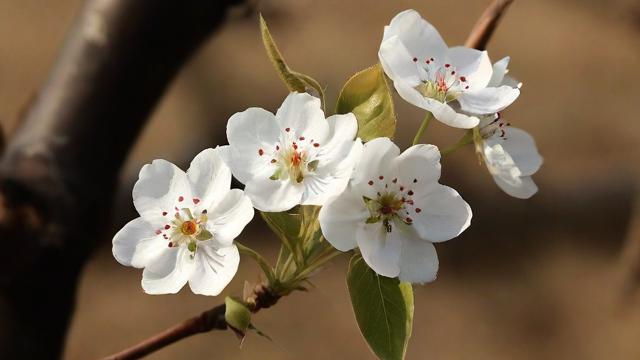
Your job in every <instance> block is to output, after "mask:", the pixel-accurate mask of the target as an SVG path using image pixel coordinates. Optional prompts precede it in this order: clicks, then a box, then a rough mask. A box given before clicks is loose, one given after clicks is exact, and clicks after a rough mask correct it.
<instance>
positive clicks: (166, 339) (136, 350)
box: [104, 0, 513, 360]
mask: <svg viewBox="0 0 640 360" xmlns="http://www.w3.org/2000/svg"><path fill="white" fill-rule="evenodd" d="M511 2H513V0H506V1H505V0H494V1H493V2H492V3H491V4H490V5H489V7H488V8H487V10H485V12H484V13H483V14H482V16H481V18H480V19H479V20H478V22H477V23H476V25H475V26H474V28H473V29H472V30H471V33H470V34H469V37H468V39H467V41H466V46H469V47H474V48H477V49H484V48H485V47H486V45H487V43H488V42H489V39H490V38H491V35H492V34H493V30H494V29H495V27H496V24H497V22H498V19H499V18H500V17H501V16H502V14H503V13H504V11H506V9H507V6H508V5H509V4H510V3H511ZM265 293H266V294H270V292H269V289H268V288H266V287H265V286H264V285H259V286H258V287H256V290H254V294H253V296H252V298H253V299H255V300H254V301H253V302H254V303H255V304H256V305H255V306H254V307H253V308H252V311H253V312H257V311H258V310H259V309H260V308H266V307H268V306H264V303H265V298H263V295H261V294H265ZM266 299H270V300H266V301H267V303H268V304H269V306H271V305H273V304H275V302H276V301H277V300H278V297H273V296H272V295H270V296H268V297H267V298H266ZM271 301H272V302H271ZM248 302H249V303H252V299H251V298H250V299H249V301H248ZM224 309H225V306H224V304H222V305H218V306H216V307H214V308H213V309H211V310H208V311H205V312H204V313H202V314H201V315H199V316H196V317H194V318H191V319H189V320H186V321H184V322H182V323H180V324H178V325H175V326H173V327H171V328H169V329H167V330H165V331H163V332H161V333H159V334H157V335H154V336H152V337H150V338H148V339H147V340H144V341H142V342H141V343H138V344H136V345H134V346H132V347H130V348H128V349H125V350H123V351H121V352H118V353H116V354H113V355H110V356H107V357H106V358H105V359H104V360H116V359H117V360H133V359H139V358H141V357H143V356H145V355H148V354H150V353H152V352H154V351H156V350H159V349H161V348H163V347H165V346H167V345H170V344H172V343H174V342H176V341H178V340H181V339H183V338H186V337H189V336H191V335H195V334H199V333H203V332H207V331H211V330H226V329H227V326H226V322H225V321H224Z"/></svg>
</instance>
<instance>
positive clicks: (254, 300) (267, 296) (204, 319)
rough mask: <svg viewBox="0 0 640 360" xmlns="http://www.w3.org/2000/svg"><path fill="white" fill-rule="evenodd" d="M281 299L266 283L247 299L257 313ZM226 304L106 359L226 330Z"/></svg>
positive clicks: (122, 359)
mask: <svg viewBox="0 0 640 360" xmlns="http://www.w3.org/2000/svg"><path fill="white" fill-rule="evenodd" d="M278 299H280V296H279V295H276V294H273V293H272V292H271V291H270V290H269V288H268V287H267V286H266V285H263V284H259V285H257V286H256V287H255V288H254V290H253V294H252V295H251V296H249V298H248V299H246V302H247V304H248V306H249V308H250V310H251V312H253V313H256V312H258V311H259V310H260V309H265V308H268V307H271V306H273V305H275V303H276V302H277V301H278ZM224 313H225V305H224V304H221V305H218V306H216V307H214V308H213V309H210V310H207V311H205V312H203V313H202V314H200V315H198V316H196V317H193V318H191V319H188V320H185V321H183V322H181V323H180V324H177V325H175V326H172V327H170V328H169V329H167V330H165V331H163V332H161V333H159V334H157V335H154V336H152V337H150V338H148V339H146V340H144V341H142V342H140V343H138V344H136V345H134V346H132V347H130V348H128V349H125V350H122V351H120V352H118V353H116V354H113V355H109V356H107V357H105V358H104V360H131V359H140V358H141V357H143V356H146V355H149V354H151V353H152V352H154V351H156V350H159V349H162V348H163V347H165V346H168V345H171V344H173V343H174V342H176V341H178V340H181V339H184V338H186V337H189V336H191V335H195V334H200V333H204V332H208V331H211V330H226V329H227V328H228V326H227V322H226V320H225V318H224Z"/></svg>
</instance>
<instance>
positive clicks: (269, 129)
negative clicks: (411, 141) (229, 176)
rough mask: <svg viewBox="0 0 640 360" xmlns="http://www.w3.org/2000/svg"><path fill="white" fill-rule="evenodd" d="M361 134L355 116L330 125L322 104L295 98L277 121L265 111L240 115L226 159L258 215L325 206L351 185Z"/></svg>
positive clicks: (231, 127) (230, 130)
mask: <svg viewBox="0 0 640 360" xmlns="http://www.w3.org/2000/svg"><path fill="white" fill-rule="evenodd" d="M357 131H358V123H357V120H356V118H355V116H354V115H353V114H352V113H349V114H345V115H333V116H331V117H329V118H327V119H325V117H324V112H323V111H322V108H321V107H320V100H319V99H318V98H315V97H313V96H311V95H309V94H306V93H291V94H289V96H287V98H286V99H285V100H284V102H283V104H282V106H281V107H280V108H279V109H278V111H277V112H276V114H275V115H274V114H272V113H270V112H269V111H266V110H264V109H261V108H249V109H247V110H245V111H243V112H240V113H236V114H234V115H233V116H232V117H231V118H230V119H229V122H228V123H227V139H228V140H229V146H224V147H222V149H223V156H224V158H225V161H226V162H227V164H228V165H229V167H230V168H231V172H232V173H233V175H234V176H235V177H236V178H237V179H238V180H239V181H240V182H242V183H244V184H245V192H246V194H247V195H248V196H249V197H250V198H251V200H252V201H253V205H254V206H255V207H256V209H259V210H261V211H271V212H278V211H285V210H289V209H291V208H292V207H294V206H295V205H298V204H302V205H322V204H324V202H325V201H326V199H327V198H329V197H330V196H334V195H337V194H339V193H340V192H342V191H343V190H344V188H345V187H346V186H347V183H348V182H349V176H350V175H351V172H352V171H353V167H354V164H355V162H356V161H357V159H358V157H359V155H360V152H361V150H362V143H361V141H360V139H356V140H354V138H355V136H356V133H357Z"/></svg>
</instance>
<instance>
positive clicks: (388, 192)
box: [319, 138, 471, 283]
mask: <svg viewBox="0 0 640 360" xmlns="http://www.w3.org/2000/svg"><path fill="white" fill-rule="evenodd" d="M439 178H440V152H439V151H438V148H437V147H435V146H433V145H424V144H421V145H415V146H412V147H411V148H409V149H407V150H406V151H405V152H403V153H402V154H400V149H398V147H397V146H396V145H395V144H394V143H393V142H391V140H389V139H388V138H377V139H374V140H372V141H370V142H368V143H366V144H365V145H364V150H363V153H362V156H361V159H360V162H359V163H358V165H357V166H356V169H355V171H354V173H353V177H352V180H351V182H350V183H349V186H348V187H347V189H346V190H345V191H344V192H343V193H342V194H340V195H339V196H337V197H335V198H332V199H331V200H329V201H328V202H327V203H326V204H325V205H324V206H323V207H322V209H321V210H320V216H319V219H320V226H321V229H322V233H323V234H324V236H325V238H326V239H327V241H329V242H330V243H331V244H332V245H333V246H334V247H335V248H336V249H338V250H340V251H348V250H351V249H353V248H355V247H358V248H359V249H360V252H361V253H362V257H363V258H364V260H365V261H366V263H367V264H368V265H369V266H370V267H371V268H372V269H373V270H374V271H376V272H377V273H378V274H380V275H383V276H387V277H399V278H400V280H403V281H409V282H412V283H425V282H429V281H433V280H434V279H435V278H436V274H437V271H438V257H437V255H436V250H435V247H434V246H433V243H435V242H441V241H446V240H449V239H452V238H454V237H456V236H458V235H459V234H460V233H462V232H463V231H464V230H465V229H466V228H467V227H468V226H469V224H470V222H471V208H470V207H469V205H468V204H467V203H466V202H465V201H464V200H463V199H462V198H461V197H460V195H459V194H458V193H457V192H456V191H455V190H453V189H452V188H450V187H447V186H444V185H441V184H440V183H439V182H438V179H439Z"/></svg>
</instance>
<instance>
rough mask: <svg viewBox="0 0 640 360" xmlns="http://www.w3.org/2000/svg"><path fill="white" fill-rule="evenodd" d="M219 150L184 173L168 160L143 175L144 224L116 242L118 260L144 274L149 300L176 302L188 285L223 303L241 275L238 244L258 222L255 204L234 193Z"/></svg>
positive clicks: (138, 188)
mask: <svg viewBox="0 0 640 360" xmlns="http://www.w3.org/2000/svg"><path fill="white" fill-rule="evenodd" d="M219 153H220V150H219V148H216V149H206V150H204V151H202V152H201V153H200V154H198V155H197V156H196V157H195V158H194V159H193V161H192V162H191V166H190V167H189V170H187V172H186V173H185V172H184V171H182V170H180V169H179V168H178V167H177V166H175V165H174V164H172V163H170V162H168V161H165V160H154V161H153V162H152V163H151V164H147V165H145V166H144V167H143V168H142V170H140V177H139V179H138V181H137V182H136V184H135V186H134V187H133V204H134V206H135V208H136V210H137V211H138V213H139V214H140V217H138V218H136V219H134V220H132V221H130V222H129V223H128V224H126V225H125V226H124V227H123V228H122V229H121V230H120V231H119V232H118V233H117V234H116V235H115V236H114V238H113V249H112V250H113V256H114V257H115V258H116V260H118V262H119V263H121V264H122V265H126V266H133V267H136V268H144V271H143V272H142V288H143V289H144V291H145V292H147V293H149V294H174V293H177V292H178V291H179V290H180V289H181V288H182V287H183V286H184V285H185V284H186V283H189V287H190V288H191V290H192V291H193V292H194V293H196V294H202V295H218V294H219V293H220V292H221V291H222V290H223V289H224V288H225V287H226V286H227V284H228V283H229V282H230V281H231V279H232V278H233V276H234V275H235V273H236V271H237V269H238V263H239V261H240V256H239V254H238V248H237V247H236V246H235V245H234V244H233V240H234V239H235V238H236V237H237V236H238V235H239V234H240V232H241V231H242V229H244V227H245V226H246V225H247V224H248V223H249V221H251V219H252V218H253V213H254V211H253V206H252V205H251V200H250V199H249V198H248V197H247V196H246V195H245V194H244V192H243V191H242V190H239V189H230V186H231V172H230V170H229V168H228V167H227V165H225V163H224V162H223V160H222V158H221V157H220V154H219Z"/></svg>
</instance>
